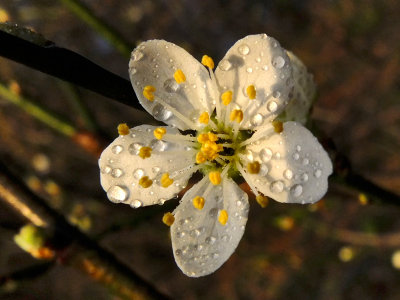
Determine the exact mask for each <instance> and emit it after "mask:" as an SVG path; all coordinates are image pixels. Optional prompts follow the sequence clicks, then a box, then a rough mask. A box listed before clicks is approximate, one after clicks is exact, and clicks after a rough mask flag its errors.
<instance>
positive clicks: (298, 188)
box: [290, 184, 303, 197]
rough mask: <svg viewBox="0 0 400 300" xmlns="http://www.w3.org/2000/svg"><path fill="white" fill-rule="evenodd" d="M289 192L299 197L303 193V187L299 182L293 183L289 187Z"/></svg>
mask: <svg viewBox="0 0 400 300" xmlns="http://www.w3.org/2000/svg"><path fill="white" fill-rule="evenodd" d="M290 193H291V194H292V195H293V196H294V197H299V196H300V195H301V194H302V193H303V187H302V186H301V185H300V184H295V185H294V186H292V187H291V188H290Z"/></svg>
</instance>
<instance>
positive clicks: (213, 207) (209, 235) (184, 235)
mask: <svg viewBox="0 0 400 300" xmlns="http://www.w3.org/2000/svg"><path fill="white" fill-rule="evenodd" d="M207 189H208V191H209V192H207V191H206V190H207ZM205 192H206V193H207V195H205V196H204V193H205ZM196 196H204V199H205V203H204V207H203V208H202V209H201V210H199V209H198V208H195V207H194V205H193V199H194V198H195V197H196ZM247 199H248V196H247V194H246V193H245V192H243V191H242V190H241V189H240V188H239V186H238V185H237V184H236V183H235V182H233V181H232V180H231V179H228V178H224V179H223V181H222V183H221V184H220V185H218V186H214V185H211V184H210V183H209V181H208V178H204V179H203V180H202V181H201V182H199V183H197V184H196V185H194V186H193V187H192V188H191V189H190V190H189V191H188V192H187V193H186V194H185V196H184V197H183V199H182V200H181V203H180V204H179V206H178V207H177V208H176V210H175V222H174V224H173V225H172V226H171V238H172V248H173V251H174V256H175V260H176V263H177V264H178V266H179V268H181V270H182V271H183V273H185V274H186V275H188V276H191V277H200V276H204V275H208V274H210V273H212V272H214V271H215V270H217V269H218V268H219V267H220V266H221V265H222V264H223V263H224V262H225V261H226V260H227V259H228V258H229V257H230V256H231V255H232V253H233V251H234V250H235V249H236V247H237V245H238V244H239V241H240V239H241V238H242V235H243V233H244V228H245V225H246V222H247V215H248V210H249V203H248V200H247ZM222 210H225V211H226V212H227V216H228V220H227V223H226V224H225V225H222V223H223V221H224V220H226V218H225V219H224V220H221V219H220V221H218V218H219V217H221V214H222V215H223V217H226V214H225V212H222V213H221V211H222ZM221 221H222V223H221Z"/></svg>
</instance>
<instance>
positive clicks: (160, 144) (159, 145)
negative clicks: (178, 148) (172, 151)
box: [150, 140, 168, 152]
mask: <svg viewBox="0 0 400 300" xmlns="http://www.w3.org/2000/svg"><path fill="white" fill-rule="evenodd" d="M150 147H151V148H152V149H153V150H154V151H160V152H162V151H165V150H167V148H168V143H167V142H164V141H161V140H153V141H152V142H151V143H150Z"/></svg>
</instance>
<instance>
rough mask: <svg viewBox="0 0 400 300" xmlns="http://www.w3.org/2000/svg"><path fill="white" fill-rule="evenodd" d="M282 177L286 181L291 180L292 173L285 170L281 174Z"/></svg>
mask: <svg viewBox="0 0 400 300" xmlns="http://www.w3.org/2000/svg"><path fill="white" fill-rule="evenodd" d="M283 176H284V177H285V178H286V179H288V180H290V179H292V178H293V172H292V170H289V169H286V170H285V171H284V172H283Z"/></svg>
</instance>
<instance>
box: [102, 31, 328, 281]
mask: <svg viewBox="0 0 400 300" xmlns="http://www.w3.org/2000/svg"><path fill="white" fill-rule="evenodd" d="M213 69H214V61H213V60H212V59H211V58H210V57H209V56H207V55H204V56H203V58H202V62H201V64H200V63H199V62H198V61H197V60H196V59H195V58H193V57H192V56H191V55H190V54H189V53H187V52H186V51H185V50H183V49H182V48H180V47H178V46H177V45H174V44H172V43H169V42H166V41H163V40H150V41H147V42H144V43H142V44H140V45H139V46H138V47H137V48H136V49H135V50H133V52H132V57H131V60H130V62H129V74H130V78H131V81H132V85H133V88H134V90H135V92H136V95H137V97H138V99H139V101H140V103H141V104H142V106H143V107H144V108H145V109H146V110H147V111H148V112H149V113H150V114H152V115H153V116H154V118H155V119H157V120H158V121H162V122H164V123H165V124H167V125H166V126H151V125H140V126H137V127H134V128H131V129H129V128H128V127H127V126H126V125H120V126H119V134H120V135H119V137H118V138H116V139H115V140H114V141H113V142H112V143H111V144H110V145H109V146H108V147H107V148H106V149H105V150H104V152H103V153H102V155H101V158H100V160H99V166H100V170H101V185H102V187H103V189H104V190H105V191H106V192H107V196H108V198H109V199H110V200H111V201H112V202H115V203H124V204H128V205H130V206H131V207H133V208H139V207H142V206H148V205H154V204H163V203H164V202H165V201H167V200H169V199H172V198H174V197H176V196H177V195H178V193H179V192H180V191H182V190H183V189H184V188H185V187H186V185H187V183H188V180H189V178H190V177H191V176H192V175H193V174H194V173H195V172H200V173H201V174H203V175H204V177H203V179H201V180H200V181H199V182H198V183H196V184H195V185H193V186H192V187H191V188H190V189H189V190H188V191H187V192H186V193H185V195H184V196H183V198H182V199H181V201H180V203H179V205H178V206H177V208H176V209H175V210H174V211H173V212H172V213H166V214H165V215H164V217H163V222H164V223H165V224H167V225H169V226H171V239H172V248H173V253H174V257H175V260H176V262H177V264H178V266H179V268H180V269H181V270H182V271H183V273H185V274H186V275H188V276H191V277H199V276H204V275H208V274H210V273H212V272H214V271H215V270H217V269H218V268H219V267H220V266H221V265H222V264H223V263H224V262H225V261H226V260H227V259H228V258H229V257H230V256H231V255H232V253H233V252H234V250H235V249H236V247H237V245H238V243H239V241H240V239H241V238H242V235H243V233H244V229H245V225H246V222H247V216H248V211H249V201H248V195H247V194H246V192H244V191H243V190H241V189H240V187H239V185H238V184H237V183H236V182H241V181H243V180H245V181H246V182H247V184H248V185H249V187H250V189H251V191H252V193H254V195H255V196H256V200H257V202H258V203H259V204H260V205H261V206H265V205H266V202H267V197H270V198H272V199H274V200H276V201H279V202H283V203H301V204H306V203H314V202H316V201H318V200H320V199H321V197H323V195H324V194H325V193H326V191H327V185H328V183H327V178H328V176H329V175H330V174H331V173H332V164H331V161H330V159H329V157H328V155H327V153H326V152H325V151H324V149H323V148H322V146H321V145H320V144H319V143H318V141H317V139H316V138H315V137H314V136H313V135H312V133H311V132H310V131H308V130H307V129H306V128H305V127H303V125H302V123H304V122H305V120H306V117H307V114H308V111H309V108H310V106H311V102H312V99H313V96H314V93H315V85H314V82H313V80H312V76H311V75H310V74H309V73H308V72H307V70H306V68H305V66H304V65H303V64H302V62H301V61H300V60H299V59H298V58H297V57H296V56H295V55H294V54H292V53H290V52H288V51H286V50H285V49H283V48H282V47H281V46H280V45H279V43H278V42H277V41H276V40H275V39H273V38H272V37H269V36H267V35H266V34H259V35H250V36H247V37H245V38H243V39H241V40H239V41H238V42H237V43H236V44H235V45H233V47H232V48H231V49H230V50H229V51H228V53H227V54H226V55H225V57H224V58H223V59H222V61H221V62H220V63H219V64H218V66H217V68H216V69H215V73H214V71H213ZM285 108H286V110H285ZM278 116H279V118H278ZM283 119H285V120H288V121H286V122H282V120H283Z"/></svg>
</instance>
